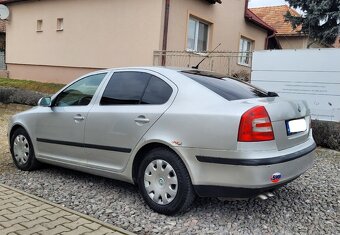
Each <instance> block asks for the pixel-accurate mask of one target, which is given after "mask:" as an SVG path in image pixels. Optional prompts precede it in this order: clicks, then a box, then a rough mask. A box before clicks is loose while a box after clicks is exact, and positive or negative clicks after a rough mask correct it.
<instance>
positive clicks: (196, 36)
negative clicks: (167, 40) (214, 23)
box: [187, 17, 209, 51]
mask: <svg viewBox="0 0 340 235" xmlns="http://www.w3.org/2000/svg"><path fill="white" fill-rule="evenodd" d="M208 29H209V25H208V24H206V23H203V22H201V21H199V20H198V19H196V18H193V17H190V18H189V25H188V42H187V49H188V50H190V51H206V50H207V45H208Z"/></svg>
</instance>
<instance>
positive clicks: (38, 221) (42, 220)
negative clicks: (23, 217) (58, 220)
mask: <svg viewBox="0 0 340 235" xmlns="http://www.w3.org/2000/svg"><path fill="white" fill-rule="evenodd" d="M47 222H49V220H48V219H46V218H44V217H38V218H37V219H35V220H30V221H27V222H23V223H20V224H21V225H23V226H25V227H26V228H32V227H34V226H35V225H37V224H43V223H47Z"/></svg>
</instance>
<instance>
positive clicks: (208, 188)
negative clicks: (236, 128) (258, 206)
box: [178, 138, 316, 198]
mask: <svg viewBox="0 0 340 235" xmlns="http://www.w3.org/2000/svg"><path fill="white" fill-rule="evenodd" d="M315 148H316V145H315V143H314V140H313V138H310V139H308V140H307V141H306V142H305V143H303V144H300V145H297V146H295V147H293V148H290V149H286V150H283V151H277V150H276V151H275V150H272V151H242V152H235V151H234V152H233V151H218V150H206V149H192V148H191V149H189V148H181V149H178V150H179V152H180V154H181V155H182V156H183V158H184V159H183V160H184V162H185V164H186V166H187V168H188V171H189V173H190V176H191V180H192V183H193V186H194V188H195V190H196V192H197V194H198V195H199V196H202V197H237V198H247V197H253V196H256V195H258V194H261V193H263V192H267V191H271V190H274V189H276V188H279V187H282V186H283V185H285V184H287V183H289V182H291V181H292V180H294V179H296V178H297V177H299V176H300V175H301V174H303V173H304V172H305V171H307V170H308V169H309V168H310V167H312V165H313V161H314V150H315ZM240 154H242V156H240ZM234 156H235V157H234ZM275 174H279V175H281V178H280V180H279V181H278V182H272V176H273V175H275Z"/></svg>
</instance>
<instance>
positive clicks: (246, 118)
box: [238, 106, 274, 142]
mask: <svg viewBox="0 0 340 235" xmlns="http://www.w3.org/2000/svg"><path fill="white" fill-rule="evenodd" d="M269 140H274V132H273V127H272V122H271V121H270V118H269V115H268V113H267V110H266V109H265V108H264V107H263V106H256V107H254V108H251V109H249V110H248V111H247V112H245V113H244V114H243V115H242V117H241V122H240V127H239V130H238V141H239V142H257V141H269Z"/></svg>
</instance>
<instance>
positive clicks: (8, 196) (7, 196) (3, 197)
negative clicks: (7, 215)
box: [0, 192, 13, 200]
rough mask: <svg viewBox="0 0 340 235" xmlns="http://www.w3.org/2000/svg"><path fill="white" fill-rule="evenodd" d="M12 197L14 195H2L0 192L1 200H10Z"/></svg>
mask: <svg viewBox="0 0 340 235" xmlns="http://www.w3.org/2000/svg"><path fill="white" fill-rule="evenodd" d="M12 197H13V195H10V194H5V193H1V192H0V200H5V199H9V198H12Z"/></svg>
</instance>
